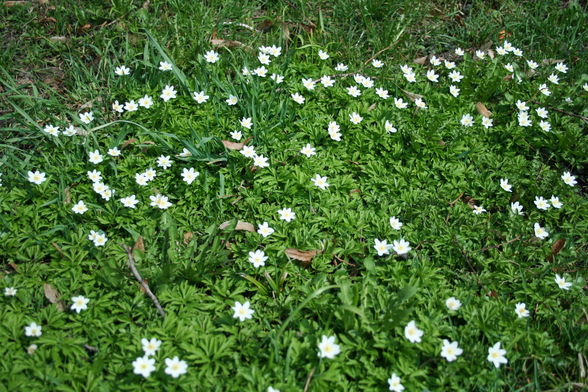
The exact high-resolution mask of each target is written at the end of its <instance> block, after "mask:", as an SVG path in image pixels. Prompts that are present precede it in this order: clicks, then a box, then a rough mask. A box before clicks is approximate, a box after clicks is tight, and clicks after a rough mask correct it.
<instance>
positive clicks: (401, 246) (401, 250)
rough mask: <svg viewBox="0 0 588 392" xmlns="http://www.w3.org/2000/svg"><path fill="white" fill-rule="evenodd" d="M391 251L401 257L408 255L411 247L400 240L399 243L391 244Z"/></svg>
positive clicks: (406, 242) (395, 241)
mask: <svg viewBox="0 0 588 392" xmlns="http://www.w3.org/2000/svg"><path fill="white" fill-rule="evenodd" d="M392 249H394V252H396V254H398V255H403V254H406V253H408V252H409V251H410V250H411V247H410V243H409V242H408V241H405V240H403V239H402V238H401V239H400V241H397V240H394V241H393V242H392Z"/></svg>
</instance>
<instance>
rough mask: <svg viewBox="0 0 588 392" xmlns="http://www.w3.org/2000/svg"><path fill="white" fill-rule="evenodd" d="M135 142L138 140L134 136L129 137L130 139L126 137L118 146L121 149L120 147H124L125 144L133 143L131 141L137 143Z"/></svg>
mask: <svg viewBox="0 0 588 392" xmlns="http://www.w3.org/2000/svg"><path fill="white" fill-rule="evenodd" d="M137 142H138V140H137V139H136V138H134V137H132V138H130V139H128V140H125V141H124V142H123V144H121V146H120V148H121V149H122V148H125V147H126V146H128V145H129V144H133V143H137Z"/></svg>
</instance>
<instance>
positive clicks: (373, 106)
mask: <svg viewBox="0 0 588 392" xmlns="http://www.w3.org/2000/svg"><path fill="white" fill-rule="evenodd" d="M376 105H377V102H374V103H372V104H371V105H370V107H369V108H368V112H371V111H372V110H374V109H375V108H376Z"/></svg>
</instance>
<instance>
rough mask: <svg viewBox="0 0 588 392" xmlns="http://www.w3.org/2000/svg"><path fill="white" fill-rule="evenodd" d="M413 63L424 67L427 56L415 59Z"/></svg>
mask: <svg viewBox="0 0 588 392" xmlns="http://www.w3.org/2000/svg"><path fill="white" fill-rule="evenodd" d="M412 61H413V63H416V64H420V65H424V64H425V63H426V62H427V56H423V57H417V58H416V59H414V60H412Z"/></svg>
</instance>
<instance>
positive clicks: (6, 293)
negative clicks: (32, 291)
mask: <svg viewBox="0 0 588 392" xmlns="http://www.w3.org/2000/svg"><path fill="white" fill-rule="evenodd" d="M15 295H16V289H15V288H14V287H6V288H4V296H6V297H14V296H15Z"/></svg>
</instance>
